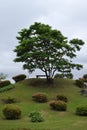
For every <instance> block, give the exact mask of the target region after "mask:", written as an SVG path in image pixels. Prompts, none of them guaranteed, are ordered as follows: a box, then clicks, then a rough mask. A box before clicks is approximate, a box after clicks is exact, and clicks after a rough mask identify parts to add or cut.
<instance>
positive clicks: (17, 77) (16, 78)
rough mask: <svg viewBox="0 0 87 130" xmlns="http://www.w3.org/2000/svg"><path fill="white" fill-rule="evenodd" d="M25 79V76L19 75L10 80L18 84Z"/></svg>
mask: <svg viewBox="0 0 87 130" xmlns="http://www.w3.org/2000/svg"><path fill="white" fill-rule="evenodd" d="M25 78H26V75H25V74H20V75H16V76H14V77H12V79H13V80H14V81H15V82H19V81H21V80H24V79H25Z"/></svg>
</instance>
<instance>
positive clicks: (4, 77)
mask: <svg viewBox="0 0 87 130" xmlns="http://www.w3.org/2000/svg"><path fill="white" fill-rule="evenodd" d="M6 77H7V75H5V74H3V73H0V81H1V80H3V79H6Z"/></svg>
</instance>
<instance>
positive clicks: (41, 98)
mask: <svg viewBox="0 0 87 130" xmlns="http://www.w3.org/2000/svg"><path fill="white" fill-rule="evenodd" d="M32 98H33V100H34V101H36V102H40V103H45V102H47V100H48V99H47V95H46V94H45V93H35V94H33V95H32Z"/></svg>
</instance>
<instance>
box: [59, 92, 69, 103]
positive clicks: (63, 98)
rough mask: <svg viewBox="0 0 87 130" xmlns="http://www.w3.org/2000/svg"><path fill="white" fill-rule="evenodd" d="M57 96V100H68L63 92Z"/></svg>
mask: <svg viewBox="0 0 87 130" xmlns="http://www.w3.org/2000/svg"><path fill="white" fill-rule="evenodd" d="M56 98H57V100H62V101H64V102H67V101H68V99H67V97H66V96H65V95H62V94H58V95H57V96H56Z"/></svg>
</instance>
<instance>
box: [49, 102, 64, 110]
mask: <svg viewBox="0 0 87 130" xmlns="http://www.w3.org/2000/svg"><path fill="white" fill-rule="evenodd" d="M49 105H50V107H51V108H52V109H53V110H57V111H66V109H67V104H66V103H65V102H63V101H55V100H53V101H51V102H50V104H49Z"/></svg>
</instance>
